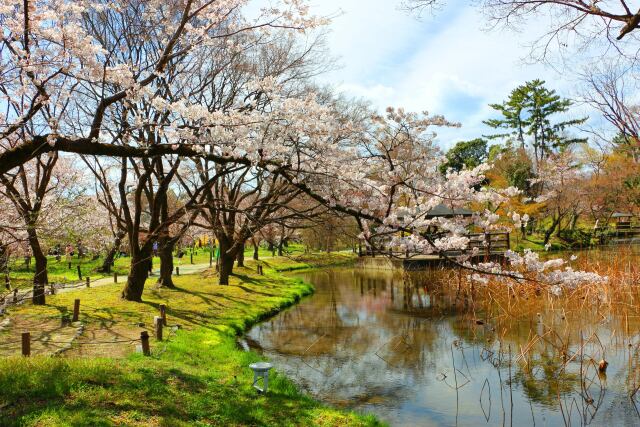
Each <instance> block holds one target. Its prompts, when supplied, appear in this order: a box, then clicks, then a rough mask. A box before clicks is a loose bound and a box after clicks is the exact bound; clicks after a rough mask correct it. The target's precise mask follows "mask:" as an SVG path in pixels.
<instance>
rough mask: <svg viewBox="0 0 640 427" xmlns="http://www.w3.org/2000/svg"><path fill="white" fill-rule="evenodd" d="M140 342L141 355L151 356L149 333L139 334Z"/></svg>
mask: <svg viewBox="0 0 640 427" xmlns="http://www.w3.org/2000/svg"><path fill="white" fill-rule="evenodd" d="M140 341H141V342H142V354H144V355H145V356H151V348H149V332H147V331H142V332H140Z"/></svg>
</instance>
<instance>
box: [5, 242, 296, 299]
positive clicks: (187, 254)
mask: <svg viewBox="0 0 640 427" xmlns="http://www.w3.org/2000/svg"><path fill="white" fill-rule="evenodd" d="M285 252H286V253H285V255H287V256H289V257H295V256H299V255H302V254H304V246H303V245H300V244H290V245H289V246H288V247H287V248H285ZM244 253H245V258H247V259H250V258H252V257H253V246H247V247H246V248H245V251H244ZM258 254H259V258H260V259H264V258H271V257H272V252H271V251H269V250H268V249H267V248H266V247H265V246H260V248H259V252H258ZM209 257H210V255H209V248H208V247H203V248H197V249H196V250H194V251H193V257H192V251H191V249H190V248H187V249H184V254H183V256H182V257H181V258H178V257H177V254H176V256H174V259H173V262H174V265H176V266H180V265H185V264H191V263H192V261H193V264H207V263H209ZM102 262H103V258H102V257H100V258H98V259H91V258H90V257H85V258H78V257H77V256H74V257H71V261H70V263H71V265H69V262H67V260H66V257H65V256H62V257H61V258H60V261H58V260H57V259H56V257H55V256H48V257H47V272H48V278H49V282H53V283H77V282H80V279H79V278H78V266H80V270H81V273H82V277H83V278H84V277H86V276H89V277H90V278H91V280H96V279H101V278H103V277H107V276H111V275H112V274H113V273H117V274H118V275H119V276H126V275H127V273H128V271H129V263H130V262H131V259H130V258H129V257H126V256H125V257H119V258H116V260H115V264H114V266H113V267H112V273H109V274H105V273H101V272H98V269H99V268H100V267H101V266H102ZM214 262H215V261H214ZM153 267H154V269H157V268H159V267H160V258H158V257H154V258H153ZM34 272H35V265H34V261H33V259H32V260H31V264H30V265H27V264H26V263H25V260H24V258H12V259H11V261H10V264H9V278H10V282H11V287H12V288H19V289H22V288H29V287H31V286H32V280H33V274H34Z"/></svg>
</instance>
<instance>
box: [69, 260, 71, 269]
mask: <svg viewBox="0 0 640 427" xmlns="http://www.w3.org/2000/svg"><path fill="white" fill-rule="evenodd" d="M69 270H71V261H69Z"/></svg>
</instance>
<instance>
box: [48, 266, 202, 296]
mask: <svg viewBox="0 0 640 427" xmlns="http://www.w3.org/2000/svg"><path fill="white" fill-rule="evenodd" d="M174 267H178V268H180V275H187V274H197V273H201V272H203V271H205V270H207V269H208V268H209V263H208V262H207V263H201V264H178V263H174ZM174 271H175V270H174ZM174 274H175V273H174ZM159 275H160V269H159V268H156V269H154V270H153V271H152V272H151V275H150V276H149V277H158V276H159ZM126 280H127V276H126V275H122V276H119V277H118V283H115V282H114V281H113V277H103V278H102V279H96V280H92V281H91V287H92V288H93V287H96V286H106V285H121V284H123V283H125V282H126ZM80 284H82V283H80ZM74 289H75V288H62V289H58V290H57V293H61V292H68V291H72V290H74Z"/></svg>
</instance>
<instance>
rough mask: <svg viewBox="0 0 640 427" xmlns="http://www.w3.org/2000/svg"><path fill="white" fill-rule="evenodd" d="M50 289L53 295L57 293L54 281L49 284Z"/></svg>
mask: <svg viewBox="0 0 640 427" xmlns="http://www.w3.org/2000/svg"><path fill="white" fill-rule="evenodd" d="M49 289H50V290H51V295H55V294H56V288H55V286H54V285H53V283H52V284H51V285H49Z"/></svg>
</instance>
